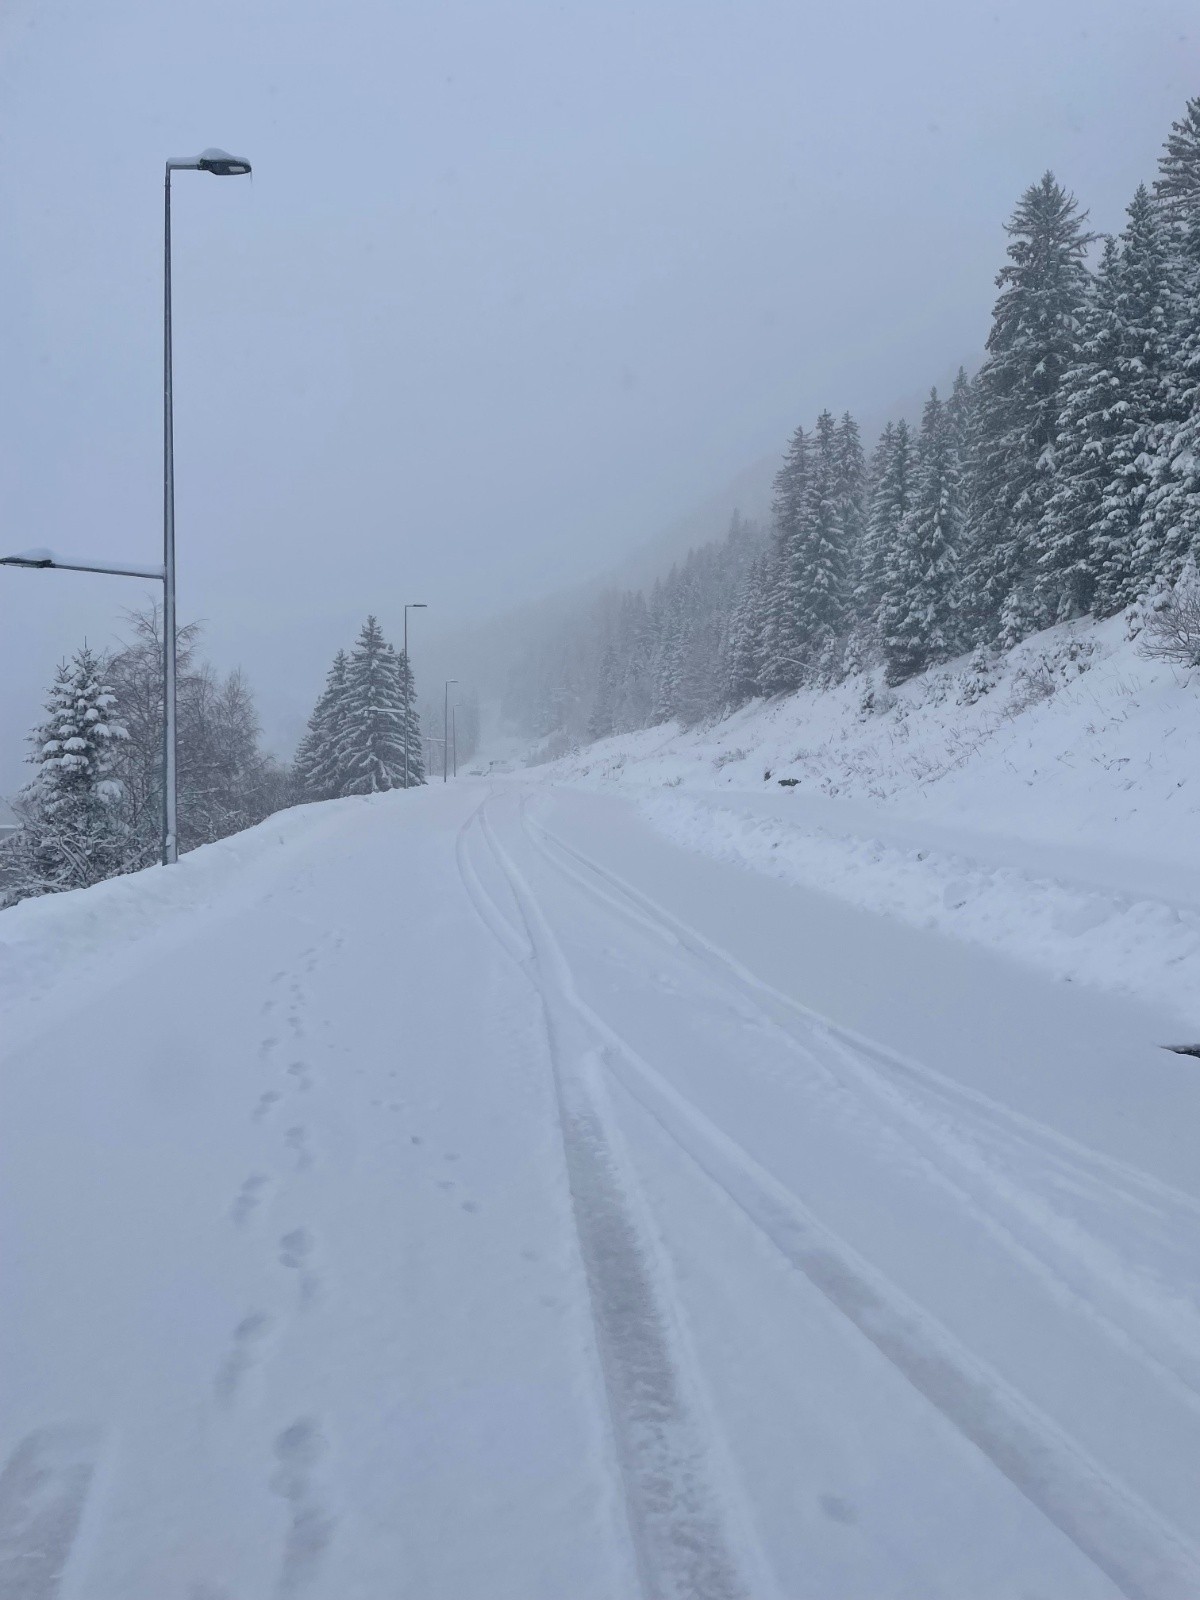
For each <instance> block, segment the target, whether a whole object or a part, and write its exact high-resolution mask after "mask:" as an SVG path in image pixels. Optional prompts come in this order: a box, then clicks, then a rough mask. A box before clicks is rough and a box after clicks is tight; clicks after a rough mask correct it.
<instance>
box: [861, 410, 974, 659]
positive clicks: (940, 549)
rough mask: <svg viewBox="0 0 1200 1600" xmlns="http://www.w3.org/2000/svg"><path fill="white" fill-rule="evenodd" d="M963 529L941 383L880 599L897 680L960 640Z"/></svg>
mask: <svg viewBox="0 0 1200 1600" xmlns="http://www.w3.org/2000/svg"><path fill="white" fill-rule="evenodd" d="M961 537H962V527H961V517H960V509H959V466H958V454H957V449H956V444H955V438H954V429H953V426H952V422H951V418H950V416H949V414H948V408H947V406H946V405H945V404H944V403H943V402H942V400H941V399H939V397H938V392H937V390H936V389H934V390H932V391H931V392H930V396H929V399H928V400H927V401H926V403H925V411H924V414H923V416H922V418H921V432H920V435H919V437H918V439H917V448H916V457H915V463H914V470H913V473H912V493H911V497H910V503H909V506H908V509H907V511H906V512H905V514H904V516H903V517H902V518H901V521H900V527H899V530H898V535H897V539H896V543H895V545H894V546H893V549H892V554H891V559H890V561H889V562H888V571H887V580H886V585H885V589H884V595H883V599H882V602H881V604H880V632H881V634H882V638H883V653H884V659H885V661H886V662H887V677H888V681H889V682H890V683H901V682H903V681H904V679H905V678H911V677H912V676H913V675H914V673H917V672H923V671H924V669H925V668H926V667H927V666H929V665H930V664H931V663H932V662H935V661H942V660H945V659H946V658H947V657H948V656H951V655H953V654H954V653H955V650H956V649H957V647H958V644H959V625H958V614H957V603H958V549H959V543H960V540H961Z"/></svg>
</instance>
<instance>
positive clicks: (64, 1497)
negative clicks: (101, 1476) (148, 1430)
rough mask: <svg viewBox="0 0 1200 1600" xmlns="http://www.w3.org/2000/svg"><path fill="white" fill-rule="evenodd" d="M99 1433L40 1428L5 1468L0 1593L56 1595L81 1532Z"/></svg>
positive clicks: (33, 1597)
mask: <svg viewBox="0 0 1200 1600" xmlns="http://www.w3.org/2000/svg"><path fill="white" fill-rule="evenodd" d="M99 1450H100V1435H99V1433H98V1431H97V1430H96V1429H94V1428H73V1427H51V1428H38V1429H37V1430H36V1431H35V1432H33V1433H31V1434H29V1435H27V1437H26V1438H24V1439H22V1441H21V1442H20V1444H18V1445H17V1447H16V1449H15V1450H14V1451H13V1453H12V1455H11V1456H9V1458H8V1461H7V1462H6V1463H5V1466H4V1470H3V1471H2V1472H0V1596H3V1600H55V1597H56V1596H57V1595H58V1594H59V1593H60V1591H61V1586H62V1581H63V1578H64V1577H65V1575H66V1571H67V1563H68V1562H69V1561H70V1559H71V1553H72V1550H73V1548H74V1546H75V1541H76V1538H77V1535H78V1533H79V1525H80V1521H81V1519H82V1517H83V1509H84V1504H85V1502H86V1500H87V1497H88V1491H89V1489H90V1488H91V1485H92V1479H93V1475H94V1472H95V1467H96V1460H97V1457H98V1454H99Z"/></svg>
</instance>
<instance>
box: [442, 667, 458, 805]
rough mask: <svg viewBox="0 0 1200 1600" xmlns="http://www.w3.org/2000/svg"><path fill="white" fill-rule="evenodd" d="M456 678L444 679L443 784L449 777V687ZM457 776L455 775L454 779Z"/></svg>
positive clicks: (455, 681) (456, 680)
mask: <svg viewBox="0 0 1200 1600" xmlns="http://www.w3.org/2000/svg"><path fill="white" fill-rule="evenodd" d="M457 682H458V679H457V678H447V679H446V693H445V697H444V701H443V710H442V782H443V783H445V782H446V780H447V778H448V777H449V776H450V685H451V684H452V683H457ZM457 776H458V774H457V773H455V777H457Z"/></svg>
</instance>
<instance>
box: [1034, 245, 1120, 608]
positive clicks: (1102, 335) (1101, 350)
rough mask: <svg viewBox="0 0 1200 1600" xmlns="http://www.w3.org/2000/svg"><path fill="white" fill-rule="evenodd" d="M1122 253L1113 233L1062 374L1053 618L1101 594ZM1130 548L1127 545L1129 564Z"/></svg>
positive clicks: (1047, 519) (1044, 553) (1046, 548)
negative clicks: (1098, 541) (1073, 353)
mask: <svg viewBox="0 0 1200 1600" xmlns="http://www.w3.org/2000/svg"><path fill="white" fill-rule="evenodd" d="M1119 255H1120V252H1119V248H1118V245H1117V242H1116V240H1115V239H1108V240H1106V241H1105V244H1104V253H1103V255H1102V256H1101V260H1100V265H1099V268H1098V269H1097V272H1096V276H1095V278H1094V280H1093V282H1092V284H1091V285H1090V288H1089V292H1088V296H1087V299H1086V300H1085V302H1084V306H1083V309H1082V312H1081V314H1080V332H1079V355H1078V359H1077V360H1076V361H1075V362H1074V363H1072V365H1071V366H1069V367H1068V368H1067V370H1066V372H1065V373H1064V374H1063V381H1062V404H1061V409H1060V413H1059V427H1058V438H1057V440H1056V442H1055V447H1054V474H1053V483H1052V486H1051V491H1050V494H1049V496H1048V498H1047V500H1046V504H1045V507H1044V509H1043V512H1042V532H1041V540H1040V542H1041V547H1042V550H1041V555H1040V557H1039V560H1038V568H1039V579H1038V581H1039V585H1040V588H1041V592H1042V607H1043V609H1044V612H1045V615H1046V617H1047V620H1049V621H1065V620H1066V619H1067V618H1068V617H1076V616H1082V615H1084V614H1085V613H1086V612H1089V611H1090V610H1091V609H1092V605H1093V603H1094V602H1095V597H1096V571H1097V560H1096V545H1095V536H1096V531H1097V525H1098V523H1099V519H1100V511H1101V505H1102V503H1103V500H1104V496H1105V492H1106V489H1107V487H1108V483H1109V478H1110V472H1109V453H1110V450H1111V448H1112V444H1113V441H1114V439H1115V437H1116V435H1117V433H1118V432H1119V430H1120V426H1121V414H1120V404H1119V402H1120V390H1121V385H1120V378H1119V375H1118V373H1119V366H1120V349H1121V342H1122V335H1121V321H1120V313H1119V311H1118V305H1117V302H1118V298H1119V289H1118V283H1117V279H1118V274H1119ZM1131 553H1132V551H1131V548H1130V547H1129V546H1127V549H1126V561H1125V565H1126V567H1128V557H1129V556H1130V555H1131Z"/></svg>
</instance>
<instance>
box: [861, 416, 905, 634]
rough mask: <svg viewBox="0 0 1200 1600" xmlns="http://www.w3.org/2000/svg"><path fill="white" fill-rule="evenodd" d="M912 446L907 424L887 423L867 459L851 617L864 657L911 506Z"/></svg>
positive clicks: (876, 625) (876, 622)
mask: <svg viewBox="0 0 1200 1600" xmlns="http://www.w3.org/2000/svg"><path fill="white" fill-rule="evenodd" d="M912 474H913V443H912V435H911V434H910V432H909V428H908V423H907V422H904V421H903V420H901V421H900V422H889V423H888V424H887V425H886V426H885V427H884V430H883V432H882V433H881V434H880V436H879V443H878V444H877V445H876V446H875V450H874V453H873V454H872V456H871V480H870V500H869V505H868V512H867V525H866V532H865V534H864V537H863V544H862V551H861V554H860V557H859V560H858V563H857V570H856V574H855V586H854V611H855V615H856V617H857V618H858V619H859V622H860V625H861V626H862V627H863V629H864V630H865V632H866V638H867V648H866V650H865V652H864V657H866V656H869V655H870V653H871V651H872V650H873V649H874V648H875V647H876V645H877V642H878V635H879V614H880V608H881V606H882V604H883V597H884V594H885V593H886V591H887V589H888V586H889V578H890V572H891V562H892V559H893V552H894V551H896V550H897V549H898V548H899V545H900V529H901V527H902V526H903V524H904V519H905V517H906V516H907V515H908V509H909V505H910V504H911V500H912Z"/></svg>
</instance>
